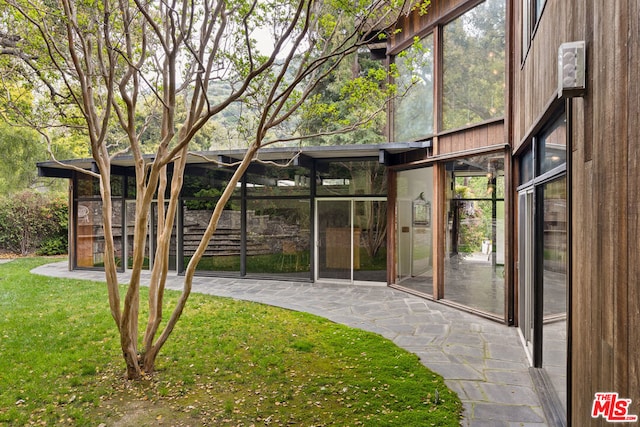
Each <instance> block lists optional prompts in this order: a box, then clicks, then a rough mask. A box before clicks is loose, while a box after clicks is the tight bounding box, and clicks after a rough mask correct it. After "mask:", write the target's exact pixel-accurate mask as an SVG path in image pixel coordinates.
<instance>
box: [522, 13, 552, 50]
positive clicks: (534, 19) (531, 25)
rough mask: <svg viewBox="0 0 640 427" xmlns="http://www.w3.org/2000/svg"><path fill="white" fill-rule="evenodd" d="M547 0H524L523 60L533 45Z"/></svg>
mask: <svg viewBox="0 0 640 427" xmlns="http://www.w3.org/2000/svg"><path fill="white" fill-rule="evenodd" d="M546 3H547V0H522V11H521V12H522V16H521V25H522V60H523V61H524V58H526V56H527V53H528V51H529V46H531V39H532V38H533V34H534V33H535V31H536V27H537V26H538V22H539V21H540V18H541V17H542V11H543V10H544V6H545V5H546Z"/></svg>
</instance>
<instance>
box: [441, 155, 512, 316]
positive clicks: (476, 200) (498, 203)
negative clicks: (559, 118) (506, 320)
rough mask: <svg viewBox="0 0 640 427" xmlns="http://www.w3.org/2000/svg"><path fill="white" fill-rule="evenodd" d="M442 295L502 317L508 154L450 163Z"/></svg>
mask: <svg viewBox="0 0 640 427" xmlns="http://www.w3.org/2000/svg"><path fill="white" fill-rule="evenodd" d="M446 169H447V174H446V183H445V191H446V222H445V227H446V228H445V230H444V231H445V237H446V242H445V249H446V250H445V272H444V299H446V300H448V301H451V302H454V303H457V304H461V305H464V306H467V307H470V308H472V309H474V310H477V311H479V312H482V313H486V314H488V315H493V316H495V317H496V318H503V317H504V306H505V299H504V296H505V293H504V263H505V253H504V237H505V223H504V219H505V204H504V188H505V181H504V153H502V152H499V153H495V154H486V155H481V156H474V157H466V158H461V159H457V160H454V161H452V162H450V163H448V164H447V165H446Z"/></svg>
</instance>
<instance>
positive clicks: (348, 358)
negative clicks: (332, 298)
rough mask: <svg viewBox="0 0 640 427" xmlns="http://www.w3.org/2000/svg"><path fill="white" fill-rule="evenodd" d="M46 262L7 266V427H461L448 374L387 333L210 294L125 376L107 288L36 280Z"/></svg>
mask: <svg viewBox="0 0 640 427" xmlns="http://www.w3.org/2000/svg"><path fill="white" fill-rule="evenodd" d="M45 262H47V260H44V259H21V260H16V261H12V262H10V263H7V264H2V265H0V356H1V357H0V425H5V424H6V425H28V424H34V425H53V424H58V425H90V426H97V425H99V424H101V423H103V424H104V425H107V426H110V425H114V424H117V423H121V422H122V420H123V419H126V424H119V425H140V426H145V425H159V424H162V425H174V426H180V425H190V426H198V425H232V426H251V425H255V426H261V425H273V426H285V425H295V426H312V425H316V426H317V425H339V426H356V425H370V426H384V425H398V426H431V425H434V426H447V425H451V426H454V425H458V424H459V419H460V418H459V417H460V411H461V404H460V401H459V399H458V397H457V396H456V395H455V394H454V393H452V392H451V391H450V390H449V389H447V388H446V386H445V385H444V383H443V381H442V378H441V377H440V376H438V375H436V374H434V373H433V372H431V371H429V370H428V369H426V368H425V367H424V366H422V365H421V364H420V362H419V361H418V358H417V357H416V356H415V355H413V354H410V353H407V352H406V351H404V350H402V349H400V348H398V347H397V346H395V345H394V344H393V343H392V342H390V341H388V340H386V339H384V338H382V337H380V336H379V335H376V334H372V333H368V332H364V331H360V330H356V329H352V328H348V327H345V326H341V325H337V324H335V323H332V322H329V321H327V320H325V319H322V318H319V317H316V316H312V315H309V314H305V313H297V312H292V311H288V310H283V309H278V308H274V307H269V306H265V305H260V304H255V303H248V302H241V301H234V300H230V299H224V298H216V297H211V296H204V295H193V296H192V298H191V299H190V301H189V303H188V305H187V309H186V310H185V313H184V315H183V318H182V320H181V321H180V322H179V323H178V326H177V328H176V330H175V331H174V334H173V336H172V337H171V338H170V340H169V343H168V344H167V345H166V347H165V348H164V349H163V351H162V353H161V355H160V357H159V360H158V364H157V368H158V371H157V372H156V373H155V374H154V375H151V376H148V377H147V378H145V379H144V380H142V381H138V382H130V381H126V380H125V379H124V378H123V373H124V369H123V368H124V366H123V362H122V360H121V358H120V356H119V353H120V352H119V345H118V337H117V334H116V332H115V327H114V325H113V320H112V319H111V317H110V314H109V311H108V307H107V299H106V287H105V286H104V284H100V283H95V282H88V281H80V280H71V279H54V278H47V277H40V276H34V275H31V274H30V273H29V270H30V269H32V268H33V267H35V266H37V265H39V264H43V263H45ZM143 292H144V291H143ZM176 295H177V294H176V293H168V295H167V296H168V297H169V299H173V298H175V297H176ZM144 305H146V304H143V306H144Z"/></svg>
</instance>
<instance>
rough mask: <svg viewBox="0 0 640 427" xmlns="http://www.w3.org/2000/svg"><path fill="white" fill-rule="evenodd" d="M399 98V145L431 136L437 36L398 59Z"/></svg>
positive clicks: (396, 123)
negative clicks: (435, 38)
mask: <svg viewBox="0 0 640 427" xmlns="http://www.w3.org/2000/svg"><path fill="white" fill-rule="evenodd" d="M395 64H396V67H397V72H398V77H397V78H396V81H395V83H396V85H397V88H398V94H399V95H400V97H399V98H397V99H396V101H395V105H394V128H393V129H394V135H393V139H394V141H397V142H403V141H416V140H419V139H423V138H425V137H427V136H430V135H432V134H433V132H434V128H433V85H434V81H433V34H430V35H428V36H427V37H425V38H423V39H422V40H421V41H420V43H418V44H415V45H413V46H412V47H410V48H409V49H406V50H405V51H404V52H402V53H401V54H400V55H398V56H397V57H396V60H395Z"/></svg>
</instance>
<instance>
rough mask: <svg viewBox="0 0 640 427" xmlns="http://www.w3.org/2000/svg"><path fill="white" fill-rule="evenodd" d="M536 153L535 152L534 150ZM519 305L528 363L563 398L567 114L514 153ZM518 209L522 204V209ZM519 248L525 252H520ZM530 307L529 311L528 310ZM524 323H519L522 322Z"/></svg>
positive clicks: (565, 361) (564, 401) (565, 298)
mask: <svg viewBox="0 0 640 427" xmlns="http://www.w3.org/2000/svg"><path fill="white" fill-rule="evenodd" d="M533 153H535V156H534V155H533ZM519 160H520V161H519V164H520V170H521V171H522V170H526V171H531V172H533V173H525V174H522V173H521V174H520V179H521V181H520V187H519V189H518V190H519V192H520V198H521V200H524V197H525V196H526V197H527V200H528V201H527V203H526V204H522V203H521V208H520V209H521V212H520V215H519V224H518V228H519V233H518V240H519V247H520V252H521V257H520V265H519V269H518V275H519V276H518V280H519V294H518V305H519V306H520V307H524V308H526V310H521V311H520V313H519V316H520V318H519V325H520V329H521V334H522V335H523V337H524V338H525V340H526V341H527V342H528V350H529V352H530V354H531V355H532V359H533V360H532V361H533V366H534V367H536V368H544V371H543V372H545V373H546V375H547V377H548V378H549V382H550V383H551V384H552V386H553V388H554V390H555V392H556V393H557V396H558V398H559V399H560V402H561V403H562V404H563V405H564V407H565V410H566V404H567V400H566V398H567V383H566V381H567V322H566V316H567V292H568V289H567V250H568V236H567V231H568V227H567V222H568V216H567V200H568V199H567V177H566V119H565V115H564V114H562V115H560V116H559V117H558V118H557V119H555V120H554V121H553V122H552V123H551V124H550V125H549V126H548V128H547V129H545V130H544V131H543V132H541V133H540V134H538V135H536V137H534V138H533V140H532V141H531V146H530V148H529V149H528V150H527V151H526V152H525V153H524V154H523V155H522V156H521V157H520V159H519ZM522 209H526V211H525V212H522ZM522 253H528V254H530V255H529V256H527V257H523V256H522ZM532 313H533V317H531V314H532ZM523 325H524V326H526V328H525V329H523V327H524V326H523Z"/></svg>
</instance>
